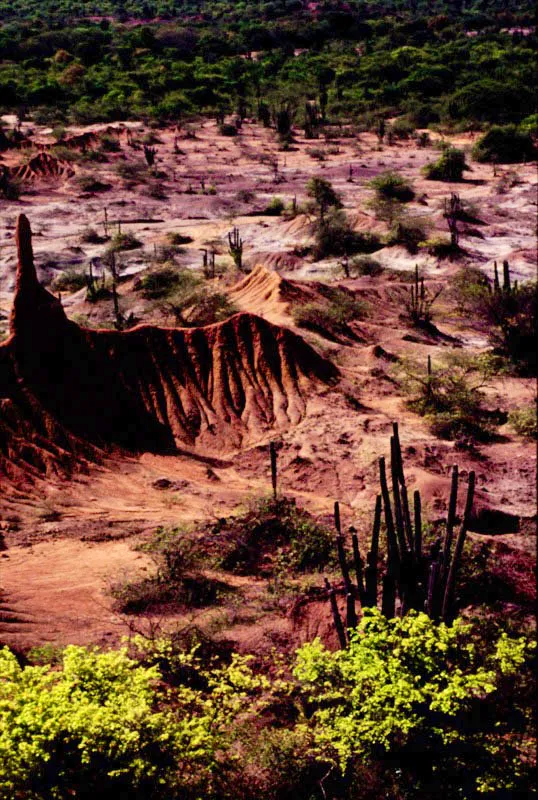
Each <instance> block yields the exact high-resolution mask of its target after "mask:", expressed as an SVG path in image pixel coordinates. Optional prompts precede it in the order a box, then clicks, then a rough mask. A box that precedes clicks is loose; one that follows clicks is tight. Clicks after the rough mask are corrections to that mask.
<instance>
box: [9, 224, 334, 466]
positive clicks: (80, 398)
mask: <svg viewBox="0 0 538 800" xmlns="http://www.w3.org/2000/svg"><path fill="white" fill-rule="evenodd" d="M17 246H18V268H17V284H16V292H15V297H14V303H13V309H12V315H11V320H10V330H11V335H10V337H9V339H8V340H7V341H6V342H4V343H3V344H2V345H0V408H1V410H2V413H1V416H0V472H3V473H4V474H5V475H7V476H8V477H11V478H12V479H20V478H21V477H22V476H28V475H31V474H35V473H47V474H48V473H51V472H60V473H64V472H66V471H68V470H71V469H73V468H74V467H75V466H77V465H78V466H80V465H81V464H82V463H84V461H85V460H88V459H89V460H95V459H96V458H97V457H98V452H99V449H100V448H109V447H114V446H116V447H119V448H124V449H125V450H128V451H131V452H135V453H136V452H144V451H150V452H160V453H173V452H175V451H178V450H185V449H186V450H194V449H196V450H197V451H198V452H205V453H210V454H213V453H215V452H219V453H224V452H231V451H233V450H235V449H237V448H238V447H240V446H242V445H243V444H245V443H249V442H254V441H256V440H258V441H259V440H260V438H262V437H263V436H264V435H265V434H266V433H267V432H268V431H271V430H284V429H285V428H286V427H288V426H289V425H291V424H295V423H297V422H299V421H300V419H301V418H302V417H303V415H304V413H305V410H306V402H307V397H309V395H311V394H312V392H313V391H314V390H315V389H316V388H321V387H322V386H323V384H328V383H332V382H333V381H334V380H335V379H336V377H337V374H338V371H337V369H336V367H334V366H333V365H332V364H331V363H330V362H329V361H327V360H326V359H324V358H322V357H321V356H320V355H318V353H316V351H315V350H314V349H313V348H312V347H310V346H309V345H308V344H307V343H306V342H305V341H304V340H303V339H302V338H301V337H300V336H298V335H296V334H295V333H293V332H292V331H290V330H288V329H286V328H283V327H279V326H276V325H273V324H271V323H270V322H268V321H266V320H264V319H262V318H260V317H258V316H254V315H252V314H248V313H240V314H237V315H235V316H234V317H232V318H231V319H229V320H226V321H225V322H222V323H218V324H216V325H210V326H207V327H203V328H187V329H183V328H157V327H151V326H139V327H137V328H133V329H131V330H129V331H126V332H119V331H108V330H107V331H94V330H87V329H84V328H81V327H79V326H78V325H76V324H75V323H74V322H71V321H70V320H68V319H67V317H66V315H65V313H64V310H63V308H62V305H61V302H60V301H59V300H58V299H57V298H55V297H53V296H52V295H51V294H49V292H47V291H46V289H44V288H43V287H42V286H41V285H40V284H39V282H38V280H37V277H36V272H35V267H34V262H33V253H32V244H31V231H30V225H29V223H28V220H27V219H26V217H25V216H23V215H21V216H20V217H19V220H18V224H17Z"/></svg>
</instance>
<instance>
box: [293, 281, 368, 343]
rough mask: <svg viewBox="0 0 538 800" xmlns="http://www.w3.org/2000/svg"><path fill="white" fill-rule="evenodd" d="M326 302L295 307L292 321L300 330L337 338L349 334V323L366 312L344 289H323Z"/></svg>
mask: <svg viewBox="0 0 538 800" xmlns="http://www.w3.org/2000/svg"><path fill="white" fill-rule="evenodd" d="M324 293H325V295H326V301H325V302H324V301H322V300H320V301H317V302H312V303H305V304H304V305H300V306H299V305H298V306H295V307H294V308H293V310H292V316H293V320H294V322H295V324H296V325H298V326H299V327H301V328H307V329H308V330H311V331H315V332H316V333H321V334H322V335H325V336H327V335H329V336H330V337H338V336H341V335H346V334H347V335H348V334H349V333H350V328H349V323H350V322H351V321H352V320H354V319H358V318H360V317H363V316H364V314H365V312H366V306H365V304H364V303H361V302H360V301H358V300H355V299H354V298H353V297H352V295H350V294H349V293H348V292H346V291H345V290H344V289H334V288H332V287H325V290H324Z"/></svg>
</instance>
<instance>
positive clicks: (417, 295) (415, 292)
mask: <svg viewBox="0 0 538 800" xmlns="http://www.w3.org/2000/svg"><path fill="white" fill-rule="evenodd" d="M441 291H442V287H441V289H438V290H437V292H435V293H434V294H431V293H430V292H429V290H428V289H427V288H426V285H425V283H424V278H419V275H418V264H415V280H414V283H413V286H412V287H411V289H410V290H409V297H408V300H407V301H406V307H407V311H408V314H409V316H410V318H411V321H412V322H413V324H414V325H419V326H421V325H422V326H424V325H429V323H430V322H431V320H432V311H431V309H432V306H433V304H434V303H435V301H436V300H437V298H438V297H439V295H440V294H441Z"/></svg>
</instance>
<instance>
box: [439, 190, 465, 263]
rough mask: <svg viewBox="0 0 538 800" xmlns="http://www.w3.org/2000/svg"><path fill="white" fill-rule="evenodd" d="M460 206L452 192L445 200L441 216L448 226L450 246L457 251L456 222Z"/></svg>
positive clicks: (458, 234)
mask: <svg viewBox="0 0 538 800" xmlns="http://www.w3.org/2000/svg"><path fill="white" fill-rule="evenodd" d="M462 210H463V209H462V205H461V200H460V196H459V194H456V193H455V192H452V194H451V195H450V199H446V198H445V202H444V212H443V216H444V218H445V219H446V224H447V225H448V231H449V233H450V246H451V247H452V248H453V249H454V250H457V249H458V248H459V241H460V232H459V230H458V220H459V219H460V216H461V212H462Z"/></svg>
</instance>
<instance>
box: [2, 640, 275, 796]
mask: <svg viewBox="0 0 538 800" xmlns="http://www.w3.org/2000/svg"><path fill="white" fill-rule="evenodd" d="M131 647H132V650H133V651H134V655H136V656H137V658H138V659H140V660H142V661H143V662H144V663H145V666H141V665H140V663H139V661H135V660H134V659H133V658H130V657H129V656H128V654H127V651H126V649H121V650H111V651H109V652H103V653H101V652H98V651H97V650H89V649H85V648H83V647H75V646H73V645H70V646H69V647H67V648H65V650H64V652H63V658H62V664H61V668H60V669H59V668H54V669H50V668H49V667H46V666H45V667H41V666H27V667H24V668H22V667H21V666H20V665H19V663H18V662H17V659H16V658H15V656H14V655H13V654H12V653H11V652H9V650H7V648H4V650H2V651H0V800H14V798H21V800H22V798H32V799H33V800H52V798H57V800H60V799H63V798H67V797H74V798H79V800H90V799H91V798H92V797H99V798H102V800H113V798H129V800H148V798H151V799H152V800H186V799H187V798H188V799H189V800H194V798H201V797H204V798H207V800H218V798H223V797H225V796H227V797H231V796H232V795H231V794H229V793H228V792H227V793H226V795H223V794H222V793H221V787H220V786H219V781H224V785H226V784H227V783H229V782H230V780H231V782H232V783H233V782H234V781H233V778H231V769H232V768H233V766H234V765H235V769H236V770H237V759H236V758H235V759H234V757H233V754H232V753H231V748H232V747H233V744H234V740H236V739H237V738H238V736H239V733H238V732H239V731H240V730H241V726H244V725H245V722H246V720H248V719H255V718H256V716H258V715H259V714H260V713H261V711H262V709H263V707H264V702H263V695H264V694H265V696H267V690H268V689H270V682H269V681H268V680H267V679H265V678H264V677H263V676H262V677H257V676H256V675H255V674H254V673H253V671H252V669H250V667H249V666H248V658H244V657H241V656H238V655H235V654H234V655H232V656H231V658H229V659H228V662H227V663H225V664H223V665H222V666H218V665H216V664H215V663H214V662H211V663H207V662H205V661H204V659H203V658H202V657H199V656H198V655H197V654H195V653H194V652H193V651H192V650H191V651H190V652H188V651H187V652H185V651H182V650H180V649H178V648H177V647H175V646H174V643H173V642H172V640H161V639H152V640H148V639H144V638H143V637H142V636H135V637H134V638H133V640H132V643H131ZM161 666H162V669H163V671H164V670H165V668H167V675H168V679H169V685H168V686H166V687H165V686H163V684H162V678H163V673H162V672H161ZM275 688H276V687H275ZM278 691H281V692H285V684H283V685H282V686H281V687H280V689H277V691H276V692H275V694H276V695H277V696H278ZM251 796H252V795H251Z"/></svg>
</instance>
